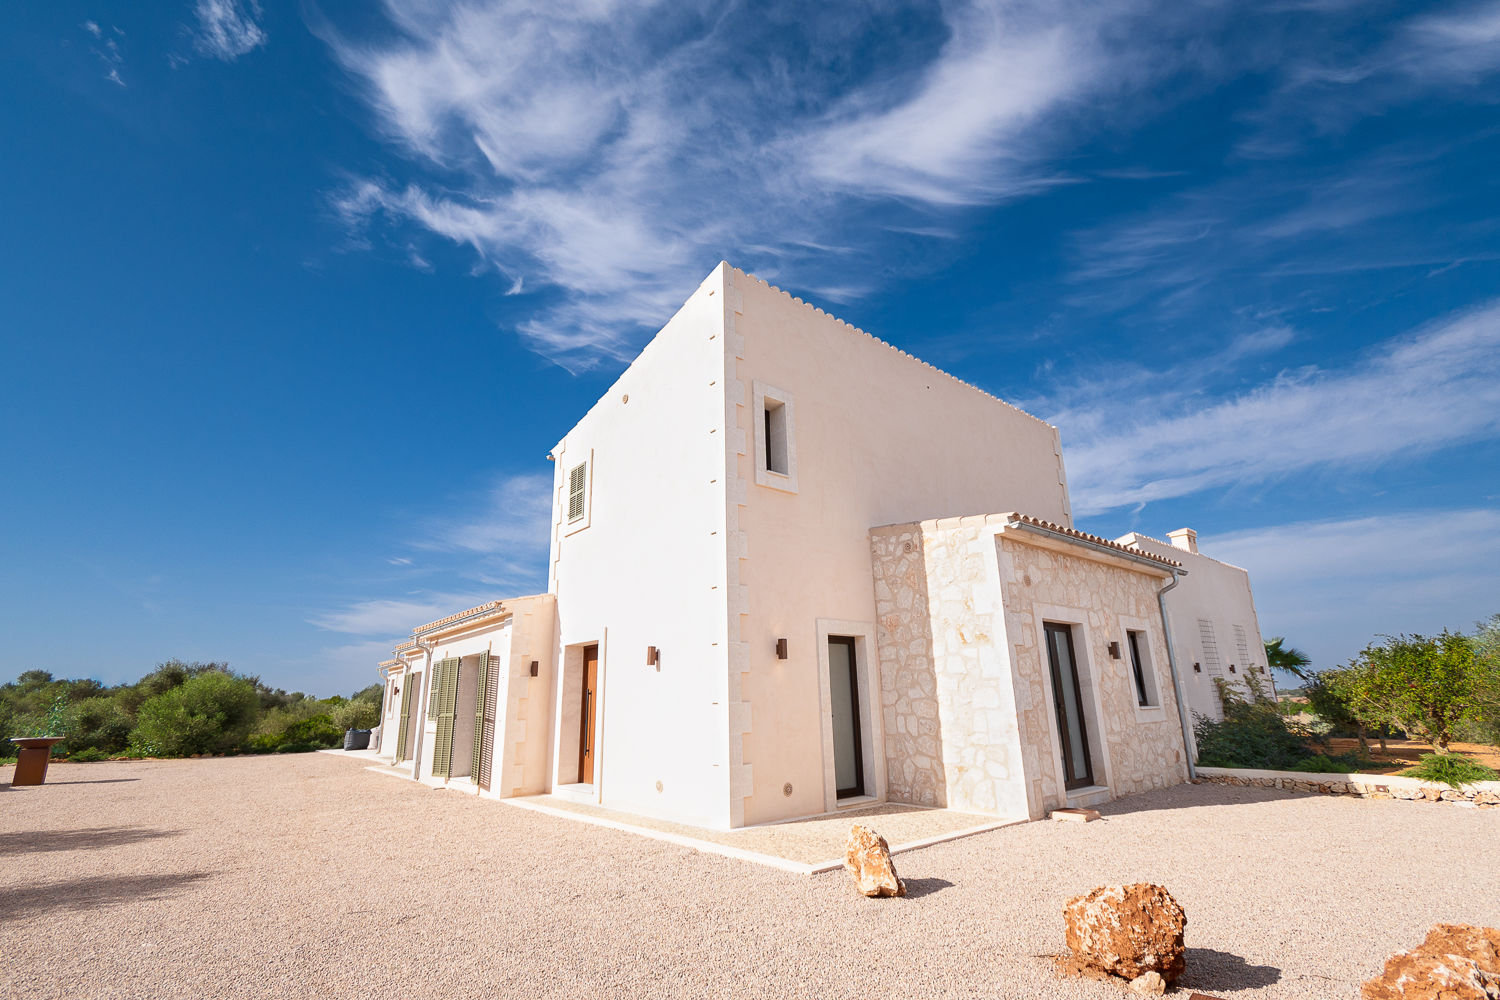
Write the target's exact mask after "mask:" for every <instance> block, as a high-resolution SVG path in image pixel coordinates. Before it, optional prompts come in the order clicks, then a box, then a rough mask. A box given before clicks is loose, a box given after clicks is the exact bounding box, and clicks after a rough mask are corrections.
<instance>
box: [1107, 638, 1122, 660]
mask: <svg viewBox="0 0 1500 1000" xmlns="http://www.w3.org/2000/svg"><path fill="white" fill-rule="evenodd" d="M1109 658H1110V659H1111V660H1118V659H1119V658H1120V644H1119V643H1118V642H1112V643H1110V644H1109Z"/></svg>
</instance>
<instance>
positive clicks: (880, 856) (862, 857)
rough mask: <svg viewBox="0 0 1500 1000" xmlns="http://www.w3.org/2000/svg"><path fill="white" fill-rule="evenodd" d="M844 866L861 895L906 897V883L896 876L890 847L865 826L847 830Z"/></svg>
mask: <svg viewBox="0 0 1500 1000" xmlns="http://www.w3.org/2000/svg"><path fill="white" fill-rule="evenodd" d="M844 867H845V868H847V869H848V870H849V873H850V874H851V875H853V876H854V888H855V889H856V890H858V891H859V893H860V895H862V896H904V895H906V883H904V882H902V881H901V879H899V878H898V877H897V876H896V865H895V862H893V861H892V860H891V848H890V845H888V844H887V843H886V842H885V838H884V837H882V836H881V835H880V834H878V833H876V832H875V831H874V830H871V829H870V828H869V827H867V826H860V825H859V824H858V823H856V824H854V825H853V826H852V827H850V828H849V840H848V843H846V844H845V845H844Z"/></svg>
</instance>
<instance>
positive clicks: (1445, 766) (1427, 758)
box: [1401, 753, 1500, 788]
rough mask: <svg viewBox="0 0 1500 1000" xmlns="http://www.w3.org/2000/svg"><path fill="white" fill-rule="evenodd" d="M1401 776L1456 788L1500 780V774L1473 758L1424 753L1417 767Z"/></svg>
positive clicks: (1409, 768) (1455, 754)
mask: <svg viewBox="0 0 1500 1000" xmlns="http://www.w3.org/2000/svg"><path fill="white" fill-rule="evenodd" d="M1401 774H1402V775H1403V776H1405V777H1408V778H1421V779H1422V780H1423V781H1437V782H1441V783H1442V784H1445V785H1452V786H1453V787H1454V788H1459V787H1461V786H1463V785H1471V784H1473V783H1474V782H1476V781H1495V780H1497V779H1500V774H1497V773H1496V772H1495V770H1494V768H1490V767H1485V766H1484V765H1483V764H1481V763H1479V761H1477V760H1474V759H1473V758H1472V757H1465V756H1464V755H1463V754H1457V753H1424V754H1423V755H1422V756H1421V757H1420V758H1418V760H1417V765H1416V767H1408V768H1407V769H1406V770H1404V771H1402V772H1401Z"/></svg>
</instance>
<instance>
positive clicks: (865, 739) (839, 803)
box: [757, 411, 886, 813]
mask: <svg viewBox="0 0 1500 1000" xmlns="http://www.w3.org/2000/svg"><path fill="white" fill-rule="evenodd" d="M757 412H758V411H757ZM814 625H815V626H816V628H817V633H818V640H817V641H818V710H819V712H820V713H821V727H820V728H821V730H822V732H821V737H822V743H823V809H824V811H825V812H830V813H831V812H836V811H838V810H839V809H855V808H859V807H861V806H867V805H869V804H870V803H871V802H884V801H885V796H886V781H885V719H884V713H883V712H882V711H881V705H882V697H883V696H882V695H881V690H882V689H881V684H880V655H879V647H878V646H876V644H875V623H874V622H855V621H845V620H843V619H839V618H818V619H815V620H814ZM831 635H838V636H849V637H851V638H852V639H854V667H855V670H856V672H857V675H858V678H859V684H860V696H861V697H860V700H859V706H858V708H859V727H860V748H859V749H860V756H861V758H862V760H863V763H864V771H865V794H864V795H862V796H859V797H857V798H853V799H843V800H841V799H840V798H839V795H838V776H837V775H836V773H835V768H834V760H833V698H832V696H831V695H830V685H829V675H830V667H829V662H828V637H829V636H831Z"/></svg>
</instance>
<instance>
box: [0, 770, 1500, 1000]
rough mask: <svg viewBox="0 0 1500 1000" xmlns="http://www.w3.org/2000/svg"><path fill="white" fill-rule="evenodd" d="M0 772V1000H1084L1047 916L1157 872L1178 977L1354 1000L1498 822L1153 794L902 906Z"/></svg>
mask: <svg viewBox="0 0 1500 1000" xmlns="http://www.w3.org/2000/svg"><path fill="white" fill-rule="evenodd" d="M9 780H10V776H9V769H8V768H7V769H0V781H3V782H5V787H3V788H0V923H3V924H4V926H3V927H0V934H3V939H0V941H3V943H0V948H3V949H4V960H3V962H0V996H3V997H17V998H22V997H24V998H44V997H69V998H79V997H88V998H106V997H121V998H131V1000H135V998H152V997H183V998H194V1000H197V998H213V997H247V998H248V997H254V998H269V997H320V998H353V997H381V998H411V1000H421V998H427V997H444V998H447V997H452V998H458V997H554V996H556V997H575V996H576V997H591V998H604V997H628V996H652V997H656V996H659V997H681V996H693V997H710V996H712V997H720V996H734V997H776V998H781V997H820V998H821V997H883V996H901V997H929V996H978V997H1046V998H1053V997H1058V998H1066V997H1099V998H1111V1000H1121V998H1122V997H1125V996H1128V995H1129V994H1126V993H1124V992H1123V991H1122V990H1120V989H1119V988H1116V987H1114V986H1113V985H1111V984H1104V983H1095V982H1088V981H1077V980H1070V981H1066V982H1064V981H1060V980H1058V979H1057V978H1056V977H1055V976H1054V974H1053V972H1052V970H1051V966H1050V963H1049V962H1048V961H1047V959H1046V958H1044V957H1043V956H1045V955H1047V954H1049V953H1055V952H1057V951H1060V950H1062V948H1063V934H1062V918H1061V909H1062V905H1063V901H1064V900H1065V899H1066V898H1067V897H1069V896H1071V895H1075V894H1078V893H1082V892H1085V891H1087V890H1088V889H1091V888H1093V887H1094V886H1096V885H1099V884H1102V883H1109V882H1129V881H1158V882H1162V883H1164V884H1165V885H1166V886H1167V887H1168V888H1169V889H1170V890H1171V891H1172V893H1173V894H1174V895H1175V896H1176V897H1177V899H1178V900H1179V902H1181V903H1182V905H1183V907H1184V908H1185V909H1186V910H1187V914H1188V933H1187V943H1188V971H1187V974H1186V975H1185V976H1184V978H1183V979H1182V980H1181V982H1180V985H1183V986H1188V987H1193V988H1196V989H1198V990H1201V991H1203V992H1205V993H1211V994H1214V995H1217V996H1222V997H1226V998H1227V997H1234V998H1247V1000H1248V998H1252V997H1317V998H1325V1000H1326V998H1338V997H1350V998H1352V997H1354V996H1356V995H1357V993H1358V984H1359V982H1360V981H1361V980H1363V979H1364V978H1366V977H1368V976H1370V975H1373V974H1374V973H1375V972H1376V971H1378V969H1379V967H1380V965H1381V963H1382V961H1383V959H1384V958H1385V956H1386V955H1388V954H1389V953H1390V952H1392V951H1395V950H1398V949H1401V948H1404V947H1409V946H1411V945H1414V944H1416V943H1417V942H1418V941H1419V940H1420V939H1421V938H1422V936H1423V933H1424V931H1425V929H1426V928H1427V926H1428V925H1430V924H1432V923H1434V922H1437V921H1462V922H1470V923H1481V924H1489V925H1500V862H1497V858H1500V809H1490V810H1483V811H1480V810H1472V809H1461V808H1458V807H1456V806H1448V805H1436V804H1418V803H1408V802H1396V801H1390V802H1386V801H1381V802H1374V801H1361V800H1356V799H1349V798H1324V797H1317V796H1292V795H1288V794H1286V793H1282V792H1272V791H1269V790H1264V789H1250V788H1227V787H1223V786H1217V785H1198V786H1180V787H1178V788H1174V789H1168V790H1166V791H1163V792H1156V793H1152V794H1148V795H1143V796H1140V797H1137V798H1133V799H1126V800H1122V801H1121V802H1117V803H1115V804H1114V805H1112V806H1110V807H1107V809H1106V810H1105V811H1106V813H1107V819H1106V821H1105V822H1099V823H1090V824H1087V825H1081V824H1068V823H1050V822H1043V823H1031V824H1025V825H1022V826H1015V827H1009V828H1006V829H1002V830H998V831H995V832H992V833H986V834H981V835H978V836H975V837H970V838H967V839H964V840H959V841H954V842H951V843H947V844H941V845H938V846H935V847H930V848H925V849H922V850H919V851H914V852H912V853H910V854H906V855H902V856H901V857H900V858H899V859H898V863H899V865H900V869H901V873H902V875H903V876H904V877H905V878H906V879H907V884H908V886H909V887H910V889H911V896H910V897H908V898H906V899H901V900H867V899H863V898H861V897H858V896H856V895H855V894H854V893H853V891H852V890H851V889H850V887H849V884H848V880H847V877H846V876H845V874H844V873H843V872H830V873H827V874H824V875H818V876H812V877H808V876H801V875H791V874H786V873H781V872H777V871H775V870H773V869H769V868H764V867H761V866H758V865H753V864H748V863H745V862H739V861H733V860H730V859H728V858H722V857H717V856H710V855H700V854H697V853H695V852H693V851H691V850H688V849H685V848H680V847H675V846H673V845H670V844H666V843H662V842H659V841H653V840H646V839H644V838H640V837H636V836H633V835H631V834H627V833H622V832H617V831H613V830H607V829H601V828H597V827H592V826H587V825H584V824H581V823H576V822H572V821H569V820H565V819H560V818H555V817H551V816H545V815H539V814H536V813H532V812H527V811H524V810H521V809H515V808H512V807H509V806H506V805H504V804H501V803H496V802H488V801H481V800H477V799H474V798H472V797H469V796H461V795H456V794H453V793H450V792H443V791H434V790H430V789H428V788H426V787H423V786H420V785H418V784H416V783H412V782H402V781H396V780H394V779H392V778H389V777H385V776H382V775H378V774H373V773H371V772H369V771H366V770H365V769H364V766H363V762H359V761H353V760H346V759H339V758H335V757H331V756H329V755H325V754H304V755H300V756H280V757H259V758H244V757H241V758H221V759H212V760H188V761H162V762H142V763H100V764H73V765H68V764H61V765H55V766H54V767H53V770H52V772H51V774H50V775H49V783H48V784H47V785H46V786H43V787H41V788H10V787H9Z"/></svg>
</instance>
